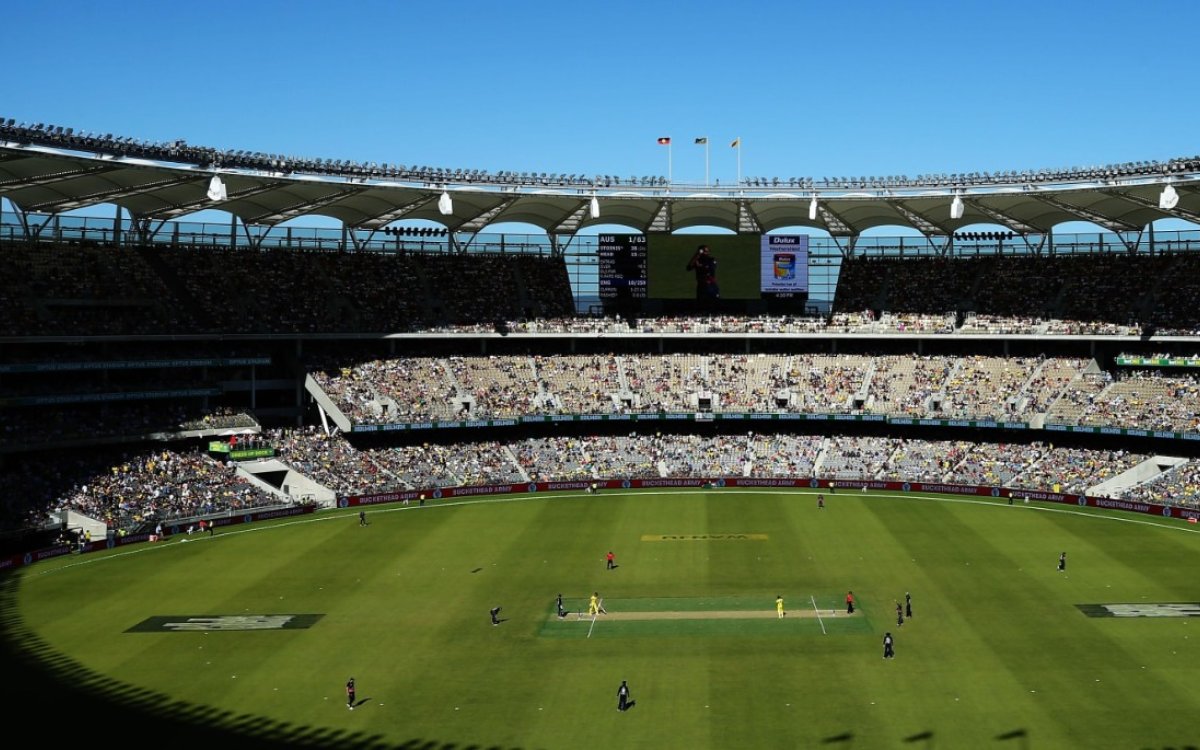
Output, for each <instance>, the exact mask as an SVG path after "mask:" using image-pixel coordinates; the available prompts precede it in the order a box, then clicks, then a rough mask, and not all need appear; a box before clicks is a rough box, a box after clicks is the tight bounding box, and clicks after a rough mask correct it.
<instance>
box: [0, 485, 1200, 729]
mask: <svg viewBox="0 0 1200 750" xmlns="http://www.w3.org/2000/svg"><path fill="white" fill-rule="evenodd" d="M1196 531H1197V527H1196V525H1189V524H1186V523H1183V522H1179V521H1174V520H1171V519H1157V518H1153V517H1139V516H1133V515H1126V514H1121V513H1116V512H1098V511H1087V510H1080V509H1075V508H1066V507H1049V506H1039V505H1037V504H1030V505H1023V504H1018V505H1015V506H1010V505H1007V503H1005V502H1003V501H995V502H994V501H980V500H977V499H971V500H968V499H965V498H954V497H940V498H935V497H921V496H916V495H911V494H909V495H888V494H884V493H866V494H860V493H847V494H836V495H830V494H827V495H826V503H825V508H823V509H819V508H818V507H817V504H816V498H815V495H814V494H812V493H809V492H791V491H788V492H779V491H757V490H754V491H751V490H746V491H743V490H735V489H720V490H713V491H705V492H694V491H661V492H660V491H636V492H625V493H622V492H611V493H603V492H602V493H600V494H597V495H591V494H587V493H584V492H578V493H575V492H571V493H561V494H557V495H552V494H548V493H547V494H542V493H539V494H538V495H536V496H528V497H509V498H503V499H495V498H493V499H482V500H470V501H462V502H453V501H452V502H446V503H444V504H430V505H428V506H426V507H417V506H413V505H410V506H385V507H378V508H372V509H369V510H368V511H367V524H366V525H365V526H362V525H360V523H359V519H358V512H357V509H347V510H345V511H330V512H326V513H320V514H317V515H316V516H308V517H304V518H301V519H295V520H289V521H280V522H269V523H264V524H259V525H251V526H244V527H234V528H233V529H231V530H228V531H226V532H224V533H218V534H216V535H215V536H213V537H208V536H204V537H199V536H193V537H190V538H189V537H186V536H182V537H179V536H177V537H173V538H171V539H169V540H167V541H165V542H160V543H155V544H147V545H141V546H138V547H135V548H132V549H128V548H127V549H123V550H114V551H113V552H111V553H94V554H89V555H85V556H73V557H68V558H60V559H56V560H50V561H45V562H41V563H37V564H34V565H31V566H27V567H25V568H22V569H20V570H18V571H14V572H12V573H11V574H9V575H8V576H6V577H5V578H4V579H3V580H2V589H0V590H2V591H3V598H4V606H3V608H2V610H0V611H2V612H3V613H4V614H3V620H2V626H3V649H4V652H3V657H4V663H5V665H6V670H8V671H7V672H6V682H8V683H9V684H8V690H9V691H11V694H12V695H13V696H21V697H22V698H23V699H24V700H22V702H21V705H19V706H18V705H16V704H14V703H13V702H12V700H11V699H10V701H9V702H8V705H9V706H10V708H11V709H12V710H13V711H15V712H16V713H17V714H18V715H19V716H18V719H17V721H18V723H19V724H21V725H22V726H24V725H26V724H28V725H30V726H35V727H41V728H42V729H43V730H45V731H51V734H50V735H47V736H52V731H53V729H52V728H55V727H57V728H58V730H61V731H63V732H66V733H67V734H66V736H67V737H69V738H70V739H71V741H75V740H79V741H83V738H85V737H87V736H90V734H91V733H92V732H94V733H95V736H97V737H101V736H106V735H109V736H113V737H119V736H120V737H126V738H127V741H128V742H129V743H130V744H131V746H144V744H145V743H147V742H151V741H153V742H157V743H161V744H163V745H167V746H171V747H202V746H203V747H210V748H211V747H214V746H219V747H223V748H232V747H257V748H273V747H311V748H324V747H339V748H347V747H350V748H355V747H363V748H366V747H372V748H380V747H421V748H426V747H427V748H456V749H460V750H462V749H466V748H492V747H496V748H531V749H532V748H547V749H552V748H571V747H577V746H579V745H580V744H584V743H587V744H598V745H602V746H605V747H615V748H733V747H737V748H797V747H824V746H830V747H845V748H888V747H897V748H900V747H930V748H932V747H946V748H981V747H982V748H986V747H996V748H1005V747H1011V748H1022V749H1024V748H1166V747H1184V746H1187V745H1200V730H1198V729H1197V728H1196V722H1195V718H1194V717H1195V716H1196V715H1197V713H1198V711H1200V694H1198V693H1197V691H1196V690H1195V686H1196V685H1197V684H1200V630H1197V629H1196V628H1193V627H1191V626H1192V624H1193V623H1195V624H1197V627H1198V628H1200V620H1197V619H1194V618H1196V617H1197V616H1198V615H1200V586H1197V585H1196V583H1195V578H1196V574H1195V571H1196V570H1197V569H1198V567H1200V537H1198V536H1197V533H1196ZM610 551H611V552H613V555H614V564H613V566H612V567H610V566H609V565H608V564H607V561H606V555H607V553H608V552H610ZM1064 552H1065V553H1066V558H1065V569H1064V570H1059V559H1060V555H1061V554H1062V553H1064ZM848 592H853V597H854V600H855V604H856V607H855V612H854V613H853V614H849V613H848V612H847V611H846V602H845V600H846V596H847V593H848ZM560 594H561V595H562V604H563V614H562V616H560V613H559V611H558V596H559V595H560ZM906 594H908V595H909V597H910V600H909V603H910V604H911V608H912V613H911V616H910V615H908V614H907V613H905V611H904V610H905V604H906V599H905V596H906ZM593 597H595V598H596V602H597V604H598V605H599V606H598V609H602V610H603V613H601V612H599V611H596V612H592V611H589V610H590V609H591V602H592V598H593ZM777 598H781V599H782V610H783V612H784V613H785V614H784V615H783V616H780V613H779V605H778V604H777ZM897 605H899V606H900V614H903V615H904V619H903V623H902V624H900V623H899V622H898V613H897ZM497 607H499V610H498V611H497V612H496V616H495V618H496V619H495V622H496V624H493V619H492V611H493V610H495V609H496V608H497ZM885 633H891V635H892V638H893V640H894V646H895V657H894V658H892V659H885V658H883V640H884V636H885ZM1193 636H1194V637H1193ZM10 667H11V669H9V668H10ZM350 677H354V678H355V681H356V686H357V691H356V698H355V707H354V710H353V711H350V710H348V706H347V699H346V694H345V684H346V681H347V680H348V679H349V678H350ZM623 680H624V681H626V682H627V684H628V686H629V689H630V701H631V707H630V709H629V710H627V711H625V712H618V711H617V710H616V708H617V689H618V686H619V685H620V684H621V682H622V681H623Z"/></svg>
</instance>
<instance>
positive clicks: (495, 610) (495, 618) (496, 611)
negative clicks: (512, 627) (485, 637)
mask: <svg viewBox="0 0 1200 750" xmlns="http://www.w3.org/2000/svg"><path fill="white" fill-rule="evenodd" d="M491 615H492V624H493V625H499V624H500V608H499V607H492V609H491Z"/></svg>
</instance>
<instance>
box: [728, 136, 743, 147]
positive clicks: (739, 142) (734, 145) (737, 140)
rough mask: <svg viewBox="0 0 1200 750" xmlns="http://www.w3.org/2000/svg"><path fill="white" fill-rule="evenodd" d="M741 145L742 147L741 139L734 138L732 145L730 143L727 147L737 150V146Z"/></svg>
mask: <svg viewBox="0 0 1200 750" xmlns="http://www.w3.org/2000/svg"><path fill="white" fill-rule="evenodd" d="M741 145H742V139H741V138H734V139H733V143H730V144H729V147H730V148H737V147H738V146H741Z"/></svg>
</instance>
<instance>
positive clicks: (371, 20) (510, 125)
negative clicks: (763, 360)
mask: <svg viewBox="0 0 1200 750" xmlns="http://www.w3.org/2000/svg"><path fill="white" fill-rule="evenodd" d="M4 19H5V21H4V22H5V26H6V29H5V33H4V43H3V44H2V45H0V70H3V71H4V75H2V76H0V115H2V116H4V117H14V118H16V119H17V120H19V121H34V122H48V123H54V124H57V125H63V126H70V127H75V128H76V129H82V130H90V131H93V132H96V131H98V132H101V133H103V132H112V133H114V134H121V135H128V136H133V137H136V138H144V139H150V140H169V139H174V138H183V139H185V140H187V141H188V142H190V143H194V144H199V145H207V146H214V147H218V148H240V149H248V150H254V151H264V152H270V153H283V154H288V155H296V156H309V157H329V158H345V159H352V160H359V161H378V162H385V161H386V162H391V163H400V164H407V165H417V166H420V165H429V166H441V167H449V168H458V167H462V168H475V169H487V170H491V171H493V172H495V171H499V170H515V171H538V172H556V173H583V174H588V175H591V174H613V175H619V176H622V177H628V176H633V175H636V176H642V175H666V174H667V169H668V165H667V149H666V148H664V147H662V146H659V145H657V144H656V139H657V138H658V137H660V136H669V137H671V138H672V140H673V145H672V148H671V157H672V164H671V175H672V177H673V178H674V179H675V180H676V181H694V182H700V181H702V180H703V179H704V169H705V161H704V148H703V147H702V146H697V145H695V144H694V139H695V138H696V137H698V136H707V137H708V138H709V140H710V144H711V146H710V148H711V151H710V161H709V165H710V173H711V177H712V178H714V179H720V180H721V181H722V182H727V181H732V180H733V179H735V177H736V171H737V161H736V157H737V153H736V151H735V150H734V149H732V148H730V146H729V143H730V141H732V140H733V139H734V138H735V137H740V138H741V139H742V149H741V157H742V167H741V173H742V174H743V175H745V176H779V177H792V176H811V177H823V176H843V175H847V176H848V175H898V174H907V175H909V176H916V175H917V174H921V173H927V172H968V171H985V170H986V171H994V170H1000V169H1026V168H1028V169H1036V168H1042V167H1060V166H1087V165H1092V164H1102V163H1112V162H1120V161H1130V160H1150V159H1167V158H1170V157H1176V156H1191V155H1195V154H1198V153H1200V137H1198V136H1197V131H1196V129H1195V126H1194V124H1195V123H1196V122H1198V121H1200V116H1198V115H1200V111H1198V110H1200V95H1198V92H1197V88H1198V86H1200V56H1198V55H1197V53H1196V46H1195V42H1194V40H1193V39H1191V37H1192V36H1194V32H1195V30H1196V29H1197V28H1200V4H1198V3H1194V2H1186V1H1185V2H1179V1H1178V0H1176V1H1175V2H1161V1H1159V0H1143V1H1142V2H1136V3H1134V2H1128V1H1124V2H1115V1H1113V0H1091V1H1090V2H1089V1H1084V0H1064V1H1061V2H1060V1H1056V0H1039V1H1037V2H1030V1H1028V0H1015V1H1011V2H972V1H971V0H959V1H958V2H944V1H943V0H923V1H922V2H907V3H898V2H844V3H816V2H805V1H804V0H792V1H791V2H753V1H749V2H743V3H729V2H722V3H716V2H691V3H688V2H674V3H666V2H659V1H658V0H643V1H641V2H628V1H626V0H615V1H609V2H592V3H570V2H562V1H561V0H560V1H559V2H540V1H539V2H514V3H497V2H474V1H472V0H463V1H460V2H453V3H449V2H447V3H417V2H407V1H402V0H393V1H392V2H384V1H382V0H379V1H376V0H372V1H370V2H365V1H363V2H358V1H355V0H349V1H347V2H340V3H329V2H310V1H308V0H299V1H293V2H254V1H253V0H247V1H245V2H230V1H229V0H206V1H205V2H203V3H190V2H164V1H163V0H158V1H157V2H146V1H145V0H126V1H125V2H121V3H94V2H82V1H79V0H63V1H61V2H54V3H38V2H25V3H10V4H9V7H7V8H6V9H5V12H4Z"/></svg>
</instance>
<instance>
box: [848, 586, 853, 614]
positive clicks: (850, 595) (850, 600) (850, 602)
mask: <svg viewBox="0 0 1200 750" xmlns="http://www.w3.org/2000/svg"><path fill="white" fill-rule="evenodd" d="M846 614H848V615H852V614H854V592H853V591H847V592H846Z"/></svg>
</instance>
